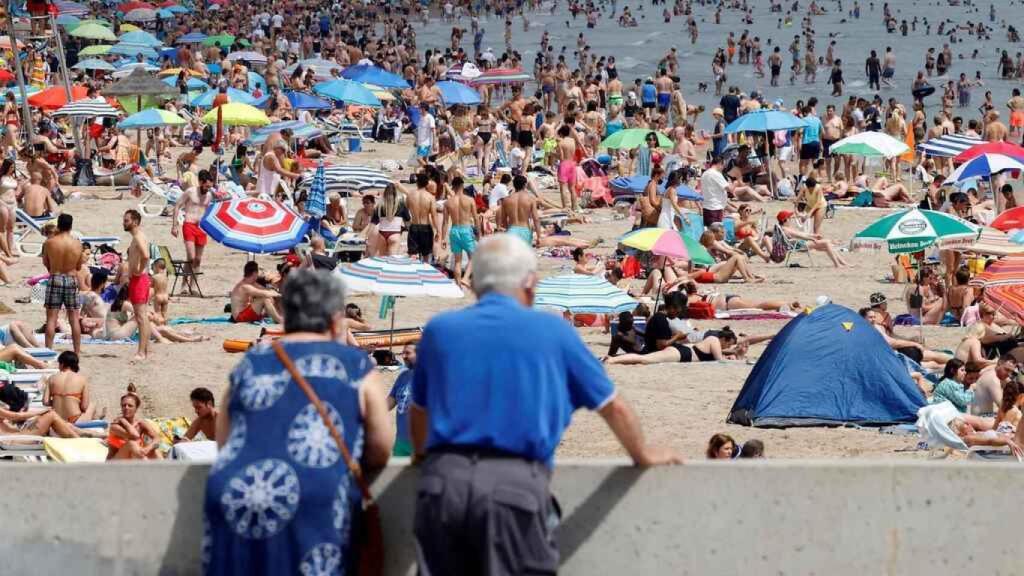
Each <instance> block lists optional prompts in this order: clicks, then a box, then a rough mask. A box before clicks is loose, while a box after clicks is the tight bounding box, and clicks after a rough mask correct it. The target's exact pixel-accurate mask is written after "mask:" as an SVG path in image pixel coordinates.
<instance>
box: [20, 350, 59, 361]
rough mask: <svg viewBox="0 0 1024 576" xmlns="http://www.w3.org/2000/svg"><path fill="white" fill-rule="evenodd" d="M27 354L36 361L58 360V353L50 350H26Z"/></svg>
mask: <svg viewBox="0 0 1024 576" xmlns="http://www.w3.org/2000/svg"><path fill="white" fill-rule="evenodd" d="M25 353H26V354H28V355H29V356H31V357H33V358H35V359H36V360H43V361H46V360H56V359H57V351H56V350H51V349H49V348H25Z"/></svg>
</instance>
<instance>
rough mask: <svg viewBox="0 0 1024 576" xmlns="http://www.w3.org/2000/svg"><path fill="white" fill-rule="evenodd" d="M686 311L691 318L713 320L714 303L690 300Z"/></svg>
mask: <svg viewBox="0 0 1024 576" xmlns="http://www.w3.org/2000/svg"><path fill="white" fill-rule="evenodd" d="M686 313H687V315H688V316H689V317H690V318H691V319H693V320H714V319H715V305H714V304H712V303H711V302H690V305H689V306H687V307H686Z"/></svg>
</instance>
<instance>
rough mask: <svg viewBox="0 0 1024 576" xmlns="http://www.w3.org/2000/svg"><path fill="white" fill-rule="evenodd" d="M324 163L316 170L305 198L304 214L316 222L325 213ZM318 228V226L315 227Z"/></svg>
mask: <svg viewBox="0 0 1024 576" xmlns="http://www.w3.org/2000/svg"><path fill="white" fill-rule="evenodd" d="M324 189H325V186H324V161H323V160H320V165H319V166H317V168H316V174H315V175H314V176H313V185H312V186H310V187H309V197H307V198H306V212H307V213H309V215H310V216H313V217H314V218H315V219H316V220H317V222H319V220H320V219H321V218H323V217H324V214H326V213H327V203H326V199H325V198H324V196H325V194H324ZM317 227H318V228H319V226H317Z"/></svg>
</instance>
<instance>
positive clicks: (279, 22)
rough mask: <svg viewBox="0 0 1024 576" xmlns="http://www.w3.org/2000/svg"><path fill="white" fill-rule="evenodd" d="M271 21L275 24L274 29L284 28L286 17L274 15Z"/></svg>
mask: <svg viewBox="0 0 1024 576" xmlns="http://www.w3.org/2000/svg"><path fill="white" fill-rule="evenodd" d="M271 21H272V22H273V23H274V28H283V27H284V16H281V15H280V14H274V15H273V16H272V17H271Z"/></svg>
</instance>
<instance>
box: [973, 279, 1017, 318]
mask: <svg viewBox="0 0 1024 576" xmlns="http://www.w3.org/2000/svg"><path fill="white" fill-rule="evenodd" d="M982 300H983V301H984V302H985V303H986V304H988V305H989V306H991V307H993V308H995V309H996V311H997V312H1000V313H1002V314H1003V315H1005V316H1007V317H1009V318H1011V319H1012V320H1014V321H1017V322H1024V286H1022V285H1020V284H1015V285H1012V286H993V287H992V288H986V289H985V295H984V296H983V297H982Z"/></svg>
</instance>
